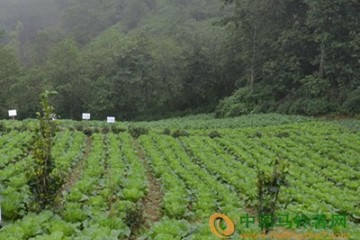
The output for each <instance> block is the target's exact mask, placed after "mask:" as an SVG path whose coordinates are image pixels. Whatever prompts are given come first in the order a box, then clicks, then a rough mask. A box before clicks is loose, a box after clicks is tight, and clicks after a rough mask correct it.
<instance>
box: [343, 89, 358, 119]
mask: <svg viewBox="0 0 360 240" xmlns="http://www.w3.org/2000/svg"><path fill="white" fill-rule="evenodd" d="M342 107H343V109H344V111H345V112H347V113H351V114H359V113H360V87H358V88H357V89H355V90H354V91H352V92H350V94H349V95H348V96H347V98H346V100H345V102H344V103H343V105H342Z"/></svg>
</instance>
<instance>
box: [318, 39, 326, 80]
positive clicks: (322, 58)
mask: <svg viewBox="0 0 360 240" xmlns="http://www.w3.org/2000/svg"><path fill="white" fill-rule="evenodd" d="M324 68H325V44H324V42H323V41H322V42H321V44H320V64H319V76H320V78H323V77H324Z"/></svg>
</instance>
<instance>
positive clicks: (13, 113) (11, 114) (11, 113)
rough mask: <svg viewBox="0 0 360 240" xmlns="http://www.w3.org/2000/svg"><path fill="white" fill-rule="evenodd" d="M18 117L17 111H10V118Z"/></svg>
mask: <svg viewBox="0 0 360 240" xmlns="http://www.w3.org/2000/svg"><path fill="white" fill-rule="evenodd" d="M16 116H17V112H16V110H15V109H14V110H9V117H16Z"/></svg>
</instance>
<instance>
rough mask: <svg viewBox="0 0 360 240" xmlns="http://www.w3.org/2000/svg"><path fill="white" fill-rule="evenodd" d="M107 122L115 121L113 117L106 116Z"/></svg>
mask: <svg viewBox="0 0 360 240" xmlns="http://www.w3.org/2000/svg"><path fill="white" fill-rule="evenodd" d="M107 122H108V123H115V117H107Z"/></svg>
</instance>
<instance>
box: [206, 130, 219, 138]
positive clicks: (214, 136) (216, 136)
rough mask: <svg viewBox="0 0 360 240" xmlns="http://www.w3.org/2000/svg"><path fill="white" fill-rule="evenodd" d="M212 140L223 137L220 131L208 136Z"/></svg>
mask: <svg viewBox="0 0 360 240" xmlns="http://www.w3.org/2000/svg"><path fill="white" fill-rule="evenodd" d="M208 136H209V137H210V138H219V137H221V135H220V133H219V132H218V131H212V132H210V133H209V135H208Z"/></svg>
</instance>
